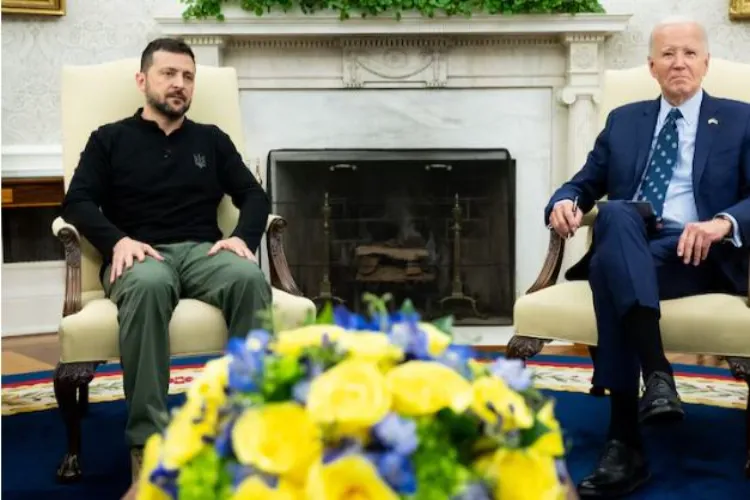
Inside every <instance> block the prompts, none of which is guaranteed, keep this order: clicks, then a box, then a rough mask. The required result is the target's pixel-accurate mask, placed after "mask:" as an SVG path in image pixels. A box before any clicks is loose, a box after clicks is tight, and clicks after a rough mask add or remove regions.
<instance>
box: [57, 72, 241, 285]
mask: <svg viewBox="0 0 750 500" xmlns="http://www.w3.org/2000/svg"><path fill="white" fill-rule="evenodd" d="M139 66H140V59H136V58H132V59H121V60H117V61H112V62H106V63H102V64H93V65H86V66H64V67H63V69H62V88H61V115H62V155H63V176H64V182H65V190H66V191H67V189H68V186H69V185H70V180H71V178H72V176H73V172H74V171H75V169H76V167H77V166H78V160H79V158H80V155H81V152H82V151H83V149H84V147H85V146H86V142H87V141H88V139H89V136H90V134H91V132H93V131H94V130H96V129H97V128H98V127H100V126H101V125H104V124H107V123H110V122H115V121H118V120H121V119H123V118H126V117H128V116H132V115H133V114H134V113H135V112H136V110H137V109H138V108H139V107H142V106H143V104H144V96H143V94H141V92H140V91H139V90H138V87H137V86H136V83H135V75H136V73H137V72H138V70H139ZM187 116H188V117H189V118H190V119H192V120H193V121H196V122H199V123H210V124H213V125H216V126H218V127H219V128H221V129H222V130H223V131H224V132H226V133H227V134H228V135H229V137H230V138H231V139H232V141H233V142H234V145H235V147H237V149H238V150H239V151H240V154H243V153H244V137H243V130H242V116H241V111H240V99H239V87H238V84H237V72H236V70H235V69H234V68H229V67H215V66H203V65H198V66H197V68H196V76H195V93H194V95H193V102H192V105H191V107H190V111H189V112H188V114H187ZM238 215H239V213H238V210H237V209H236V208H235V207H234V206H233V205H232V203H231V201H230V200H229V198H228V197H224V200H222V202H221V204H220V206H219V210H218V213H217V217H218V219H219V227H220V228H221V230H222V232H223V233H224V235H228V234H229V233H230V232H231V231H232V230H233V228H234V226H235V224H236V222H237V217H238ZM81 246H82V248H81V291H83V292H89V291H96V290H101V289H102V286H101V283H100V281H99V269H100V267H101V263H102V257H101V255H99V252H97V251H96V249H94V247H93V246H92V245H91V244H90V243H89V242H88V241H86V240H85V239H83V241H82V242H81Z"/></svg>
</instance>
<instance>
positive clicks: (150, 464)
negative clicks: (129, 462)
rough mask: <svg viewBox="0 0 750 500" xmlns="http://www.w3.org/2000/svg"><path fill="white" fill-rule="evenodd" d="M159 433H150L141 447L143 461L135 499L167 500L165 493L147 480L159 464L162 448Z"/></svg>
mask: <svg viewBox="0 0 750 500" xmlns="http://www.w3.org/2000/svg"><path fill="white" fill-rule="evenodd" d="M162 444H163V443H162V438H161V434H158V433H157V434H152V435H151V437H149V438H148V439H147V440H146V445H145V446H144V447H143V463H142V465H141V475H140V477H139V478H138V496H137V500H169V498H170V496H169V495H167V493H166V492H165V491H164V490H162V489H161V488H159V487H158V486H156V485H154V484H153V483H151V481H149V477H150V476H151V473H152V472H154V470H155V469H156V467H157V466H158V465H159V455H160V454H161V448H162Z"/></svg>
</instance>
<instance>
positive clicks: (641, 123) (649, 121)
mask: <svg viewBox="0 0 750 500" xmlns="http://www.w3.org/2000/svg"><path fill="white" fill-rule="evenodd" d="M660 102H661V98H657V99H655V100H653V101H649V102H647V103H646V104H645V106H644V109H643V115H642V116H640V117H639V119H638V123H637V127H638V128H637V130H636V138H637V142H636V144H637V145H638V155H637V156H636V160H635V168H634V169H633V171H634V176H633V182H632V185H631V190H630V192H631V194H635V191H636V190H637V189H638V183H639V182H640V180H641V177H642V176H643V170H644V169H645V168H646V160H647V158H648V154H649V152H650V151H651V143H652V142H653V140H654V128H655V127H656V119H657V118H658V117H659V104H660Z"/></svg>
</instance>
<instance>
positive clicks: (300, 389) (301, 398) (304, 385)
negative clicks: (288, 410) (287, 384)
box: [292, 379, 311, 405]
mask: <svg viewBox="0 0 750 500" xmlns="http://www.w3.org/2000/svg"><path fill="white" fill-rule="evenodd" d="M310 385H311V382H310V380H309V379H302V380H300V381H299V382H297V383H296V384H294V386H293V387H292V397H293V398H294V400H295V401H296V402H298V403H299V404H302V405H304V404H307V395H308V394H309V393H310Z"/></svg>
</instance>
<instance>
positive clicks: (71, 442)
mask: <svg viewBox="0 0 750 500" xmlns="http://www.w3.org/2000/svg"><path fill="white" fill-rule="evenodd" d="M139 65H140V61H139V60H138V59H124V60H119V61H114V62H109V63H104V64H98V65H91V66H66V67H64V68H63V71H62V134H63V166H64V179H65V188H66V190H67V188H68V186H69V185H70V180H71V177H72V175H73V171H74V170H75V168H76V166H77V163H78V158H79V156H80V154H81V151H83V149H84V146H85V144H86V141H87V140H88V137H89V135H90V133H91V132H92V131H93V130H95V129H96V128H97V127H99V126H100V125H103V124H105V123H108V122H112V121H116V120H120V119H122V118H125V117H127V116H130V115H132V114H134V113H135V111H136V110H137V108H138V107H141V106H143V95H142V94H141V93H140V92H139V91H138V89H137V88H136V85H135V73H136V72H137V71H138V68H139ZM188 116H189V117H190V118H191V119H193V120H195V121H198V122H203V123H212V124H215V125H217V126H218V127H220V128H221V129H223V130H224V131H225V132H226V133H227V134H228V135H229V136H230V137H231V139H232V141H233V142H234V144H235V146H236V147H237V149H238V150H239V151H241V152H242V151H243V150H244V149H243V132H242V120H241V114H240V103H239V90H238V86H237V74H236V72H235V70H234V69H233V68H218V67H211V66H198V68H197V72H196V90H195V95H194V99H193V104H192V106H191V109H190V111H189V113H188ZM238 214H239V212H238V210H237V209H236V208H235V207H234V206H233V205H232V203H231V201H230V200H229V198H228V197H225V198H224V200H223V201H222V203H221V205H220V207H219V210H218V213H217V217H218V220H219V226H220V228H221V230H222V231H223V233H224V234H225V235H227V234H229V233H231V231H232V229H234V226H235V224H236V222H237V218H238ZM285 226H286V222H285V221H284V219H282V218H281V217H279V216H276V215H271V216H270V217H269V219H268V226H267V228H266V235H265V236H266V241H267V248H268V262H269V267H270V276H271V284H272V286H273V315H274V321H275V325H276V326H277V327H282V328H284V327H287V328H288V327H293V326H296V325H298V324H300V323H302V322H303V321H304V320H305V319H306V318H307V317H308V316H309V315H310V314H314V313H315V305H314V304H313V302H312V301H310V300H309V299H307V298H304V297H302V296H301V293H300V291H299V290H298V289H297V286H296V284H295V283H294V280H293V279H292V275H291V273H290V272H289V268H288V266H287V262H286V257H285V256H284V251H283V246H282V239H281V237H282V232H283V230H284V228H285ZM52 231H53V233H54V234H55V235H56V236H57V237H58V238H59V239H60V240H61V241H62V243H63V245H64V247H65V261H66V278H65V280H66V281H65V303H64V307H63V318H62V321H61V323H60V327H59V332H58V333H59V339H60V345H61V356H60V362H59V364H58V365H57V368H56V369H55V373H54V387H55V398H56V399H57V403H58V406H59V408H60V411H61V413H62V417H63V420H64V422H65V426H66V429H67V438H68V450H67V453H66V454H65V457H64V458H63V461H62V463H61V464H60V467H59V469H58V471H57V476H58V479H59V480H60V481H63V482H70V481H75V480H77V479H79V478H80V477H81V469H80V465H79V453H80V450H81V417H82V415H83V414H84V413H85V412H86V408H87V404H88V384H89V382H91V380H92V379H93V377H94V372H95V370H96V367H97V366H98V365H99V364H101V363H103V362H105V361H106V360H116V359H118V358H119V356H120V354H119V348H118V345H119V343H118V326H117V308H116V306H115V304H114V303H113V302H111V301H110V300H109V299H107V298H105V297H104V292H103V290H102V285H101V283H100V281H99V269H100V265H101V262H102V259H101V255H99V253H98V252H97V251H96V250H95V249H94V247H93V246H92V245H90V244H89V243H88V242H87V241H86V240H85V238H81V236H80V234H79V233H78V231H77V230H76V228H75V227H73V226H72V225H70V224H67V223H66V222H65V221H64V220H62V219H60V218H58V219H56V220H55V221H54V222H53V224H52ZM226 338H227V326H226V322H225V321H224V318H223V316H222V314H221V311H219V309H216V308H214V307H213V306H210V305H208V304H205V303H203V302H199V301H197V300H191V299H183V300H180V302H179V303H178V305H177V308H176V309H175V311H174V314H173V316H172V320H171V322H170V325H169V341H170V349H171V354H172V355H196V354H211V353H219V352H221V351H222V350H223V348H224V345H225V342H226Z"/></svg>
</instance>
